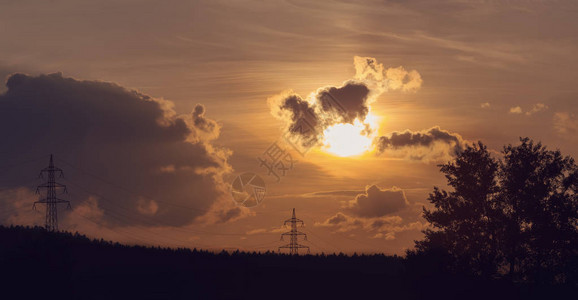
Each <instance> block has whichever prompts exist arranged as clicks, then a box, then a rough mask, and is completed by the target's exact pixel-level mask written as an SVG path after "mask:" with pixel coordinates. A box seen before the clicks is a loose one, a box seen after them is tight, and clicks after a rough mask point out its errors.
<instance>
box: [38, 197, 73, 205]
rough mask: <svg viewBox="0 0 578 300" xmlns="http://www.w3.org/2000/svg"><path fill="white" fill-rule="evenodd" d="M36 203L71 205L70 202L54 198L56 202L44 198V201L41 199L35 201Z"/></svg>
mask: <svg viewBox="0 0 578 300" xmlns="http://www.w3.org/2000/svg"><path fill="white" fill-rule="evenodd" d="M34 203H68V204H70V201H68V200H63V199H60V198H54V200H48V199H46V198H44V199H40V200H38V201H35V202H34Z"/></svg>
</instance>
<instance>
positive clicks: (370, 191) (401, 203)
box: [348, 185, 409, 218]
mask: <svg viewBox="0 0 578 300" xmlns="http://www.w3.org/2000/svg"><path fill="white" fill-rule="evenodd" d="M408 205H409V203H408V201H407V199H406V198H405V194H404V192H403V190H401V189H399V188H396V187H393V188H391V189H380V188H379V187H378V186H376V185H372V186H368V187H367V188H366V190H365V192H364V193H361V194H358V195H357V196H356V197H355V199H353V200H351V201H350V202H349V205H348V210H349V211H350V212H351V213H353V214H355V215H357V216H359V217H364V218H372V217H382V216H386V215H389V214H392V213H395V212H398V211H400V210H402V209H404V208H406V207H407V206H408Z"/></svg>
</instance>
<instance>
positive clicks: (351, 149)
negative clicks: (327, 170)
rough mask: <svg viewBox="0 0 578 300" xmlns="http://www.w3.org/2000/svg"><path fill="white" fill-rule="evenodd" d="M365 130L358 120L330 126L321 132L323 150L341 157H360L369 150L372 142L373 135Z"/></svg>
mask: <svg viewBox="0 0 578 300" xmlns="http://www.w3.org/2000/svg"><path fill="white" fill-rule="evenodd" d="M365 129H366V128H365V125H363V123H361V122H360V121H359V120H355V122H354V123H353V124H348V123H341V124H335V125H333V126H330V127H328V128H327V129H325V131H324V132H323V135H324V137H325V139H324V143H323V150H324V151H326V152H328V153H331V154H333V155H337V156H341V157H346V156H356V155H361V154H363V153H365V152H367V151H369V150H371V147H372V142H373V135H372V134H366V132H365Z"/></svg>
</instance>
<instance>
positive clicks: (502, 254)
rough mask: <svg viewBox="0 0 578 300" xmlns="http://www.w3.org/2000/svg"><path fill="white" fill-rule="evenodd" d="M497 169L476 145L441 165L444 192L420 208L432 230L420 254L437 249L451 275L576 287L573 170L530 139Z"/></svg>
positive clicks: (506, 152)
mask: <svg viewBox="0 0 578 300" xmlns="http://www.w3.org/2000/svg"><path fill="white" fill-rule="evenodd" d="M502 154H503V160H500V161H496V160H495V159H493V158H492V157H491V155H490V153H489V152H488V150H487V148H486V146H484V145H483V144H482V143H481V142H478V143H477V144H475V145H472V146H468V147H466V149H465V150H464V151H463V152H462V153H461V154H460V155H458V157H457V158H456V160H455V161H452V162H449V163H447V164H443V165H440V171H441V172H442V173H444V174H445V176H446V178H447V182H448V186H449V187H451V188H452V189H453V191H450V192H447V191H445V190H441V189H439V188H437V187H435V188H434V191H433V192H432V193H431V194H430V196H429V198H428V200H429V201H430V202H431V203H432V204H433V205H434V209H432V210H428V209H425V208H424V218H425V219H426V220H427V221H429V222H430V223H431V224H432V225H433V229H428V230H426V231H424V233H425V239H424V240H423V241H417V242H416V248H417V250H418V251H420V252H427V251H434V250H435V251H439V249H440V248H441V249H444V250H445V251H447V253H448V254H449V255H450V257H451V258H452V262H453V264H452V266H451V267H452V268H453V269H454V270H456V271H461V272H463V271H469V272H472V273H474V274H477V275H483V276H493V275H508V276H509V277H510V278H512V279H521V280H528V281H534V282H542V283H553V282H576V272H577V271H576V268H575V267H576V262H577V259H576V258H577V257H578V254H577V250H576V249H578V167H577V166H576V164H575V162H574V160H573V159H572V158H571V157H564V156H562V154H561V153H560V151H559V150H556V151H551V150H547V149H546V147H544V146H542V145H541V144H540V143H537V144H535V143H534V142H533V141H532V140H530V139H529V138H521V139H520V144H519V145H516V146H512V145H508V146H505V147H504V149H503V151H502Z"/></svg>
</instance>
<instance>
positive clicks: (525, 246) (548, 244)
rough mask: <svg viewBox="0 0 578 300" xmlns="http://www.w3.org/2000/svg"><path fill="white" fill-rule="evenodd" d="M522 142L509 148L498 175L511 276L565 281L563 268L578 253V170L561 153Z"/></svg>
mask: <svg viewBox="0 0 578 300" xmlns="http://www.w3.org/2000/svg"><path fill="white" fill-rule="evenodd" d="M520 142H521V144H520V145H518V146H512V145H508V146H506V147H504V150H503V154H504V161H503V162H501V164H500V173H499V180H500V187H501V189H500V194H499V203H500V205H501V207H500V208H501V210H502V211H503V220H502V225H503V227H502V228H503V229H504V231H503V238H502V240H503V243H502V244H501V245H502V247H501V248H502V249H501V251H502V253H503V254H504V257H505V259H506V260H507V264H508V267H509V271H508V274H509V275H510V276H513V277H517V278H518V279H527V280H532V281H538V282H555V281H562V282H565V281H567V279H568V278H565V277H566V275H567V274H568V272H566V271H568V270H564V269H565V267H566V264H567V263H570V261H571V259H572V258H573V257H575V256H576V249H578V248H577V246H578V244H577V241H578V240H577V238H578V230H577V228H578V227H577V220H578V196H577V192H578V168H577V166H576V164H575V163H574V160H573V159H572V158H571V157H563V156H562V154H561V153H560V151H559V150H556V151H550V150H547V149H546V148H545V147H544V146H542V145H541V144H540V143H537V144H534V142H533V141H532V140H530V139H528V138H523V139H520Z"/></svg>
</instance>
